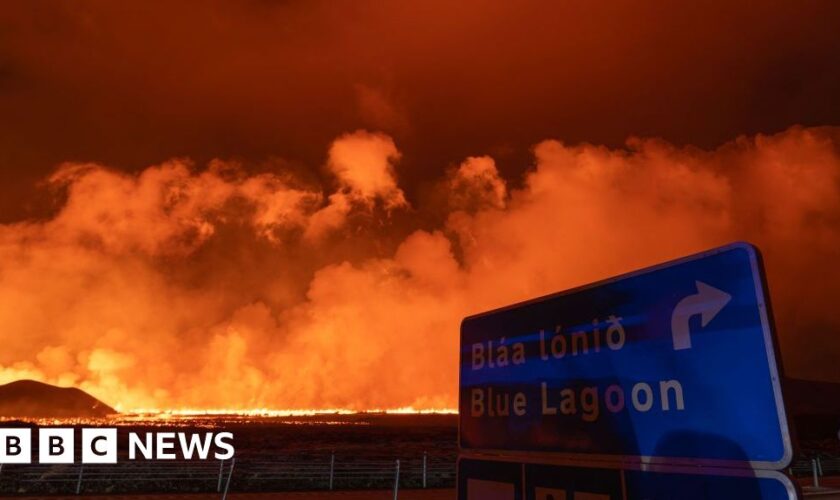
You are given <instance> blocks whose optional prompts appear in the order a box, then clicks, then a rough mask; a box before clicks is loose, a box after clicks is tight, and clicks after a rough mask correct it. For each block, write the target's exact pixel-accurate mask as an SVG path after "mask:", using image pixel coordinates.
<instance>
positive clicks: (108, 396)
mask: <svg viewBox="0 0 840 500" xmlns="http://www.w3.org/2000/svg"><path fill="white" fill-rule="evenodd" d="M838 146H840V129H832V128H814V129H808V128H799V127H795V128H791V129H789V130H787V131H785V132H783V133H779V134H775V135H769V136H765V135H759V136H755V137H740V138H738V139H736V140H734V141H732V142H729V143H726V144H724V145H723V146H721V147H719V148H716V149H714V150H708V151H706V150H700V149H696V148H690V147H687V148H681V147H676V146H673V145H671V144H668V143H666V142H664V141H661V140H655V139H632V140H630V141H629V142H628V143H627V145H626V147H625V148H620V149H611V148H607V147H603V146H597V145H587V144H583V145H577V146H571V145H566V144H563V143H561V142H558V141H553V140H546V141H543V142H541V143H539V144H537V145H536V147H535V148H534V164H533V167H532V168H531V169H530V170H529V171H528V173H527V174H526V176H525V177H524V179H522V180H521V187H518V188H513V189H511V188H509V187H508V186H509V185H510V184H511V183H519V181H518V180H516V179H504V178H502V177H501V175H500V174H499V172H498V170H497V168H496V166H495V163H494V160H493V158H492V157H489V156H482V157H470V158H466V159H464V160H463V162H462V163H461V164H460V165H458V166H457V167H456V168H453V169H451V170H450V171H449V173H448V174H447V176H446V177H445V178H442V179H440V181H439V182H438V183H437V184H436V187H435V189H436V192H437V193H438V194H437V195H435V196H434V197H432V198H430V199H434V200H437V201H436V203H437V205H436V206H434V207H431V206H426V205H423V206H419V205H418V206H415V205H412V204H410V203H409V201H408V200H407V198H406V197H405V194H404V192H403V191H402V190H401V188H400V185H399V161H400V152H399V150H398V147H397V145H396V143H395V142H394V141H393V139H392V138H390V137H389V136H387V135H385V134H382V133H373V132H366V131H357V132H352V133H349V134H345V135H342V136H340V137H338V138H337V139H336V140H335V141H334V142H333V144H332V145H331V147H330V148H329V152H328V159H327V162H326V171H327V172H328V173H330V175H331V176H332V180H331V181H330V182H328V183H327V184H325V185H324V186H319V185H312V184H307V182H305V181H304V180H301V179H298V178H295V177H294V176H292V175H291V174H287V173H282V172H281V173H270V172H269V173H260V174H249V173H247V172H246V171H245V170H243V169H242V167H241V166H239V165H237V164H236V163H235V162H227V161H223V160H214V161H212V162H210V164H209V165H206V166H198V165H194V164H192V163H191V162H189V161H188V160H184V159H174V160H170V161H167V162H165V163H163V164H160V165H155V166H151V167H148V168H146V169H145V170H143V171H141V172H139V173H138V174H136V175H133V174H127V173H122V172H119V171H116V170H113V169H110V168H108V167H107V166H105V165H98V164H65V165H62V166H60V167H59V168H58V169H57V170H56V172H55V173H54V174H53V175H51V176H50V177H49V179H47V181H46V182H47V188H48V189H53V190H55V191H56V192H57V193H63V196H64V198H63V200H64V201H63V202H62V204H61V206H60V209H59V210H58V211H57V212H56V213H55V214H54V215H53V216H52V217H50V218H48V219H46V220H25V221H20V222H15V223H9V224H4V225H2V226H1V227H0V303H3V304H5V305H6V306H7V307H4V308H3V309H2V310H0V320H1V321H2V324H4V325H5V331H7V332H10V333H11V332H13V333H14V334H10V335H7V337H6V338H5V343H4V349H3V352H2V354H0V363H2V371H0V382H8V381H11V380H16V379H20V378H33V379H38V380H42V381H46V382H51V383H56V384H60V385H76V386H79V387H80V388H82V389H84V390H86V391H88V392H90V393H91V394H93V395H94V396H96V397H98V398H100V399H102V400H104V401H106V402H107V403H109V404H111V405H113V406H115V407H116V408H118V409H120V410H127V409H131V408H172V409H173V410H172V411H171V412H170V413H164V415H166V414H169V415H178V414H180V413H182V412H183V413H195V412H207V413H214V412H224V413H228V412H236V413H240V414H243V415H248V414H269V415H273V414H277V415H296V414H308V413H309V412H315V411H319V412H327V413H329V412H335V411H339V412H341V411H354V410H366V409H371V408H401V409H403V410H395V411H398V412H399V411H417V410H425V409H434V408H438V409H446V408H453V407H455V406H456V399H455V397H456V396H455V389H456V386H457V370H456V363H457V361H456V353H457V343H458V325H459V321H460V319H461V318H462V317H464V316H465V315H467V314H469V313H473V312H477V311H480V310H483V309H487V308H491V307H496V306H500V305H503V304H506V303H510V302H513V301H519V300H523V299H527V298H530V297H533V296H537V295H541V294H546V293H550V292H554V291H558V290H562V289H565V288H568V287H572V286H575V285H579V284H582V283H586V282H590V281H593V280H597V279H600V278H604V277H607V276H610V275H614V274H617V273H621V272H624V271H629V270H632V269H634V268H638V267H641V266H645V265H648V264H653V263H655V262H657V261H660V260H665V259H670V258H674V257H678V256H680V255H683V254H687V253H691V252H696V251H699V250H703V249H705V248H708V247H711V246H714V245H718V244H722V243H725V242H728V241H731V240H734V239H747V240H751V241H754V242H756V243H757V244H758V245H759V246H760V247H761V248H763V249H764V251H765V254H766V260H767V267H768V269H769V281H770V286H771V292H772V296H773V299H774V301H775V305H776V308H777V318H778V321H779V325H780V333H781V337H782V347H783V352H785V353H786V357H785V361H786V362H787V363H788V365H789V368H791V369H792V370H794V372H796V371H798V372H800V373H805V372H807V373H814V374H818V375H823V374H826V373H829V374H830V371H831V370H832V367H831V366H827V365H826V364H824V363H823V364H820V363H819V362H818V361H819V360H820V359H821V358H824V357H826V356H828V355H829V353H834V354H840V353H838V352H837V345H836V344H837V343H836V342H832V341H830V340H829V339H830V337H831V334H832V332H833V331H837V330H836V329H837V328H838V326H840V325H838V320H837V319H835V318H832V317H826V316H825V315H824V311H826V310H828V306H829V305H830V302H831V297H836V296H837V295H838V292H840V288H838V286H840V285H838V284H840V274H838V273H840V268H838V266H836V265H832V266H824V265H823V264H824V263H826V262H833V261H834V259H836V257H837V254H836V249H837V248H838V246H840V153H838ZM430 210H437V211H442V212H444V213H445V214H446V215H445V217H443V218H442V223H441V224H440V225H438V226H434V227H423V225H422V224H418V223H416V222H415V221H416V220H421V219H422V217H419V216H418V213H422V212H426V211H430ZM803 275H819V276H821V279H820V280H819V281H817V282H814V281H811V282H803V281H802V280H801V279H800V277H801V276H803ZM187 408H190V409H189V410H187ZM213 408H225V409H224V410H212V409H213ZM254 408H273V409H279V410H259V409H258V410H253V409H254ZM283 408H311V410H282V409H283ZM179 409H183V410H179ZM334 409H339V410H334ZM298 411H300V412H302V413H296V412H298Z"/></svg>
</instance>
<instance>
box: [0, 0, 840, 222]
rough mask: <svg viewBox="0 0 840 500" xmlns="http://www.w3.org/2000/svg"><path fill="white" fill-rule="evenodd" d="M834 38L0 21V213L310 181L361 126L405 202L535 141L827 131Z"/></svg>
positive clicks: (813, 15)
mask: <svg viewBox="0 0 840 500" xmlns="http://www.w3.org/2000/svg"><path fill="white" fill-rule="evenodd" d="M838 24H840V6H838V5H837V4H836V3H835V2H777V3H773V4H765V5H762V6H761V7H760V8H758V7H755V6H753V5H751V4H747V3H742V4H733V3H731V2H703V3H702V4H696V5H695V4H690V5H686V4H682V3H679V4H678V3H673V2H646V3H642V4H639V3H637V2H609V3H591V2H588V3H578V2H568V3H561V2H554V3H549V2H526V3H517V4H516V5H513V4H508V3H505V2H459V3H458V4H452V3H450V2H420V3H398V2H395V3H386V4H382V3H381V2H300V3H295V2H240V3H216V4H211V3H207V2H178V3H171V2H138V3H124V2H121V3H114V2H107V1H101V2H99V1H89V2H74V3H56V2H6V3H4V8H3V10H2V12H0V33H2V34H0V116H2V117H3V119H2V121H0V169H2V174H3V176H4V178H5V179H6V188H5V190H4V191H5V192H4V196H3V197H2V200H3V202H2V204H0V209H1V210H2V213H3V216H2V217H3V219H4V220H14V219H15V218H18V217H20V216H22V215H24V214H28V215H32V214H38V213H39V211H42V210H43V208H44V206H43V203H41V204H39V203H37V202H36V201H35V200H36V198H34V197H33V196H34V195H35V194H36V193H35V192H34V191H33V185H34V183H35V181H36V180H37V179H39V178H42V177H43V176H44V175H45V174H46V173H48V172H49V171H51V170H52V169H53V168H55V166H56V165H57V164H58V163H60V162H62V161H68V160H71V161H101V162H105V163H107V164H109V165H114V166H117V167H119V168H124V169H126V170H136V169H139V168H142V167H144V166H146V165H149V164H152V163H156V162H160V161H163V160H165V159H168V158H171V157H175V156H190V157H192V158H194V159H196V160H197V161H198V162H200V163H201V162H203V161H206V160H209V159H211V158H214V157H223V158H231V157H237V158H242V159H245V160H248V161H250V162H260V161H262V160H264V159H266V158H268V157H272V156H280V157H282V158H285V159H287V160H288V161H291V162H296V163H298V164H304V165H308V166H310V167H317V166H319V165H321V164H322V163H323V161H324V151H325V148H326V146H327V145H328V144H329V142H330V141H331V140H332V139H333V138H334V137H336V136H338V135H339V134H341V133H343V132H346V131H348V130H355V129H357V128H360V127H365V128H369V129H379V130H383V131H384V132H387V133H389V134H390V135H391V136H393V137H394V139H395V141H396V142H397V144H398V145H399V147H400V149H401V151H403V152H404V158H403V161H402V162H401V172H400V175H401V179H402V181H403V184H404V185H405V186H406V189H407V195H408V196H409V198H410V199H413V198H416V197H417V196H419V193H420V192H422V186H423V185H424V184H425V183H426V182H427V181H428V180H429V179H432V178H438V177H439V174H440V173H441V172H443V171H444V170H445V169H446V168H447V167H449V166H451V165H452V164H455V163H457V162H458V161H460V160H461V159H462V158H464V157H466V156H470V155H479V154H487V153H490V154H494V155H495V156H496V157H497V161H498V163H499V167H500V169H501V171H502V172H503V173H504V174H505V175H506V176H508V177H514V178H515V177H518V175H517V174H519V173H521V171H522V170H523V169H524V168H526V167H527V165H528V163H530V158H529V156H528V155H529V148H530V146H532V145H533V144H535V143H536V142H538V141H539V140H541V139H543V138H546V137H553V138H559V139H562V140H566V141H570V142H573V143H574V142H579V141H587V142H593V143H602V144H608V145H618V144H621V143H623V141H624V140H625V139H626V138H627V137H628V136H631V135H642V136H658V137H663V138H665V139H667V140H669V141H672V142H674V143H677V144H694V145H698V146H706V147H710V146H714V145H718V144H720V143H722V142H725V141H726V140H729V139H731V138H733V137H735V136H737V135H739V134H753V133H756V132H775V131H780V130H782V129H784V128H786V127H788V126H790V125H792V124H803V125H823V124H835V123H837V121H838V116H840V97H838V93H837V92H836V89H837V88H840V64H837V57H838V56H837V54H840V35H838V33H837V30H836V26H837V25H838ZM41 201H42V202H43V201H44V200H41Z"/></svg>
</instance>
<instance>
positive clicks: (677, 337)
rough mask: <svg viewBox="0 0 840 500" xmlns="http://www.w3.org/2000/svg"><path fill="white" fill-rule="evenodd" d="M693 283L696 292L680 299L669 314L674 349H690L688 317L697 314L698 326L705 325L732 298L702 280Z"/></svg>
mask: <svg viewBox="0 0 840 500" xmlns="http://www.w3.org/2000/svg"><path fill="white" fill-rule="evenodd" d="M694 283H695V285H697V293H696V294H694V295H689V296H688V297H686V298H684V299H682V300H681V301H680V302H679V303H678V304H677V307H675V308H674V312H673V314H672V315H671V335H672V336H673V341H674V350H675V351H680V350H682V349H691V331H690V328H689V326H688V320H689V318H691V317H692V316H695V315H697V314H699V315H700V326H706V325H708V324H709V321H711V320H712V319H714V317H715V316H717V314H718V313H719V312H720V311H721V309H723V308H724V307H725V306H726V304H728V303H729V301H730V300H732V296H731V295H729V294H728V293H726V292H724V291H723V290H718V289H717V288H715V287H713V286H710V285H707V284H706V283H703V282H702V281H695V282H694Z"/></svg>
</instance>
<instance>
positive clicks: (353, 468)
mask: <svg viewBox="0 0 840 500" xmlns="http://www.w3.org/2000/svg"><path fill="white" fill-rule="evenodd" d="M114 424H115V422H104V423H100V425H114ZM116 424H117V425H118V428H119V439H120V441H121V443H120V446H119V450H120V451H121V453H122V456H121V457H120V458H119V463H118V464H116V465H86V466H82V465H81V464H74V465H40V464H32V465H9V464H7V465H5V466H3V468H2V470H0V495H4V496H10V495H14V496H34V495H66V494H75V493H76V491H77V490H78V491H79V492H80V493H81V494H87V495H109V494H141V493H164V492H166V493H212V494H214V495H215V494H216V493H217V492H218V491H219V490H222V489H224V487H225V486H226V485H227V483H228V481H229V482H230V486H229V488H230V491H231V492H233V493H243V492H278V491H304V490H329V489H330V485H332V487H333V488H334V489H335V490H374V489H382V490H388V489H391V488H393V486H394V482H395V481H397V480H398V481H399V485H400V487H401V488H404V489H406V490H407V489H412V488H415V489H420V488H423V487H424V486H426V487H428V488H451V487H453V486H454V484H455V461H456V457H457V416H455V415H382V414H367V415H341V416H339V415H322V416H318V417H306V418H301V417H295V418H239V417H213V418H192V419H172V420H167V421H147V422H127V421H119V422H116ZM4 425H5V426H9V423H8V422H7V423H4ZM41 425H43V423H41ZM89 425H90V424H86V426H89ZM64 426H66V425H64ZM222 430H224V431H230V432H232V433H233V434H234V437H235V438H234V444H235V447H236V461H235V464H234V463H233V462H232V461H230V460H228V461H224V462H220V461H218V460H207V461H195V460H193V461H185V460H176V461H145V460H134V461H132V460H128V457H127V456H126V453H127V449H128V445H127V439H128V438H127V436H128V433H129V432H136V433H141V434H142V433H145V432H153V431H176V432H178V431H183V432H197V433H203V432H207V431H213V432H219V431H222ZM80 435H81V432H80V431H77V432H76V437H77V441H78V440H79V439H80ZM79 446H80V444H79V443H77V449H79ZM77 455H78V453H77ZM33 456H37V451H34V450H33ZM397 461H399V465H398V464H397ZM415 494H416V493H406V495H415ZM418 494H419V493H418ZM216 498H218V495H216ZM273 498H279V497H273ZM303 498H307V497H303ZM337 498H343V497H341V496H339V497H337ZM346 498H356V497H352V496H350V497H346ZM359 498H376V497H370V496H368V497H364V496H362V497H359ZM405 498H413V497H412V496H406V497H405ZM417 498H426V497H417ZM429 498H435V497H429Z"/></svg>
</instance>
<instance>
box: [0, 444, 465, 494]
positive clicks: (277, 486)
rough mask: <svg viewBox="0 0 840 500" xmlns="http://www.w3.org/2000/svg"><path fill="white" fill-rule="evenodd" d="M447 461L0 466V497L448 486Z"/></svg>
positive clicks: (451, 464)
mask: <svg viewBox="0 0 840 500" xmlns="http://www.w3.org/2000/svg"><path fill="white" fill-rule="evenodd" d="M454 483H455V458H454V457H430V456H428V455H427V454H425V453H424V454H423V455H422V456H419V457H400V458H393V459H391V458H368V457H339V456H336V455H335V454H332V455H327V456H320V457H318V456H315V457H313V456H297V457H295V456H288V457H281V458H272V457H259V456H257V457H237V458H236V459H232V460H227V461H184V460H172V461H154V462H133V461H123V462H120V463H117V464H113V465H110V464H109V465H91V464H84V465H80V464H75V465H46V464H31V465H12V464H5V465H0V494H5V495H10V494H11V495H15V494H17V495H32V494H64V495H66V494H91V493H152V492H161V493H163V492H219V493H220V494H222V495H224V493H225V492H226V491H228V490H229V491H239V492H243V491H254V492H257V491H289V490H331V489H361V488H388V489H390V488H394V491H395V492H396V491H397V490H398V489H399V488H427V487H428V488H430V487H452V486H453V485H454Z"/></svg>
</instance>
